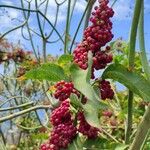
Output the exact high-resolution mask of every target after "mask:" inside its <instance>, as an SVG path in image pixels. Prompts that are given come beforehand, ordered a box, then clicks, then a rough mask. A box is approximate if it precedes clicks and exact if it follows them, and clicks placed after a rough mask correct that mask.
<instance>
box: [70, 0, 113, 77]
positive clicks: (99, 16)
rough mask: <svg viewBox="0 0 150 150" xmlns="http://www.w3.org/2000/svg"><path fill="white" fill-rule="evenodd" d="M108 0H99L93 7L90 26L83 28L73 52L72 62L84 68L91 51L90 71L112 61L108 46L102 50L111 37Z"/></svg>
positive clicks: (111, 12)
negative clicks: (81, 35) (91, 63)
mask: <svg viewBox="0 0 150 150" xmlns="http://www.w3.org/2000/svg"><path fill="white" fill-rule="evenodd" d="M108 2H109V1H108V0H99V6H96V7H95V11H94V12H93V13H92V17H91V18H90V22H91V26H89V27H87V28H86V29H85V31H84V37H83V41H82V42H81V43H79V44H78V46H77V47H76V48H75V50H74V52H73V55H74V62H75V63H76V64H78V65H79V67H80V68H81V69H84V70H85V69H87V67H88V64H87V61H88V52H89V51H91V52H92V53H93V66H92V68H93V69H92V73H93V72H94V69H96V70H99V69H104V68H105V67H106V65H107V64H108V63H110V62H111V61H112V55H111V54H110V47H109V46H106V48H105V50H102V47H103V46H105V45H106V43H108V42H110V41H111V40H112V38H113V34H112V33H111V29H112V22H111V21H110V18H111V17H112V16H113V14H114V11H113V10H112V8H110V7H108V6H107V4H108ZM92 78H94V76H92Z"/></svg>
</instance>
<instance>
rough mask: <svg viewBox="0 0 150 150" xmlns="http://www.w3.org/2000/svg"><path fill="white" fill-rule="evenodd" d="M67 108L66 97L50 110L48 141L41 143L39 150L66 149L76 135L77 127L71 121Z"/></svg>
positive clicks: (68, 106) (67, 101) (68, 105)
mask: <svg viewBox="0 0 150 150" xmlns="http://www.w3.org/2000/svg"><path fill="white" fill-rule="evenodd" d="M69 109H70V103H69V100H68V99H67V100H65V101H63V102H62V103H61V105H60V106H59V107H58V108H56V109H55V110H54V111H53V112H52V115H51V118H50V121H51V123H52V125H53V130H52V133H51V136H50V138H49V141H48V142H47V143H46V144H42V145H41V150H60V149H61V148H63V149H66V148H67V147H68V145H69V143H71V142H72V140H73V139H74V137H75V136H76V133H77V128H76V127H75V125H74V123H73V120H72V117H71V112H70V110H69ZM46 146H47V147H46Z"/></svg>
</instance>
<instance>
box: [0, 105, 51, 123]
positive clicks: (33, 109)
mask: <svg viewBox="0 0 150 150" xmlns="http://www.w3.org/2000/svg"><path fill="white" fill-rule="evenodd" d="M49 108H51V105H39V106H34V107H32V108H28V109H25V110H22V111H19V112H16V113H13V114H11V115H9V116H6V117H1V118H0V123H2V122H4V121H7V120H10V119H13V118H16V117H18V116H21V115H24V114H26V113H28V112H30V111H35V110H37V109H49Z"/></svg>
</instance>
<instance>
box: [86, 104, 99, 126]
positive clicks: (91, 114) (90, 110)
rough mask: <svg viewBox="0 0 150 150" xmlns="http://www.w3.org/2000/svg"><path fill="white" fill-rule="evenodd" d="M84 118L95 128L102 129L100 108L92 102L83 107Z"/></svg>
mask: <svg viewBox="0 0 150 150" xmlns="http://www.w3.org/2000/svg"><path fill="white" fill-rule="evenodd" d="M83 109H84V116H85V119H86V121H87V122H88V123H89V124H90V125H91V126H93V127H97V128H99V127H100V123H99V118H98V110H99V109H98V107H97V105H96V104H95V103H93V102H92V101H87V103H86V104H85V105H83Z"/></svg>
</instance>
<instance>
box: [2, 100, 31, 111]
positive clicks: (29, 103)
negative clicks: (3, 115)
mask: <svg viewBox="0 0 150 150" xmlns="http://www.w3.org/2000/svg"><path fill="white" fill-rule="evenodd" d="M32 104H34V102H28V103H25V104H21V105H17V106H15V107H7V108H0V112H1V111H9V110H14V109H19V108H23V107H27V106H30V105H32Z"/></svg>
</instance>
